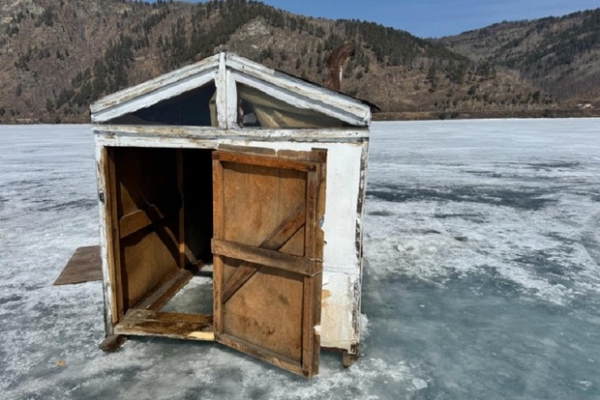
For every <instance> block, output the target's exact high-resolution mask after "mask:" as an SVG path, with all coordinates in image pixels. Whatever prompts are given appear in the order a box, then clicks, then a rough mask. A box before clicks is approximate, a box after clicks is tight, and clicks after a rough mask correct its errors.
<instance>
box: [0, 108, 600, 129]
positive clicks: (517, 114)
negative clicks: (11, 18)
mask: <svg viewBox="0 0 600 400" xmlns="http://www.w3.org/2000/svg"><path fill="white" fill-rule="evenodd" d="M538 118H600V109H592V110H572V109H571V110H553V109H547V110H529V111H508V110H505V111H400V112H378V113H374V114H373V121H439V120H455V119H538ZM80 124H91V121H90V120H80V119H71V120H65V121H62V120H61V121H60V122H50V121H44V120H42V119H40V118H14V119H6V118H5V119H3V120H2V121H0V126H2V125H80Z"/></svg>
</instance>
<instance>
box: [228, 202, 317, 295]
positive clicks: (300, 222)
mask: <svg viewBox="0 0 600 400" xmlns="http://www.w3.org/2000/svg"><path fill="white" fill-rule="evenodd" d="M292 215H293V217H292V218H290V219H288V220H287V221H284V222H283V223H282V224H281V225H279V226H278V227H277V229H275V231H273V233H272V234H271V235H269V238H268V239H267V240H265V241H264V242H263V243H262V244H261V245H260V246H259V247H261V248H263V249H268V250H279V249H281V247H283V246H284V245H285V244H286V243H287V242H288V240H290V239H291V238H292V237H293V236H294V235H295V234H296V232H298V230H299V229H300V228H302V227H303V226H304V221H305V210H304V204H303V203H302V204H299V205H298V206H297V207H296V209H295V210H294V212H293V213H292ZM259 268H260V266H257V265H255V264H251V263H249V262H243V263H242V264H241V265H240V266H239V267H237V269H236V271H235V272H234V273H233V275H232V276H231V277H230V278H229V279H228V280H227V282H225V284H224V285H223V303H226V302H227V301H228V300H229V299H230V298H231V296H233V295H234V294H235V293H236V292H237V291H238V289H239V288H241V287H242V286H243V285H244V283H246V282H247V281H248V279H250V278H252V276H253V275H254V274H255V273H256V272H257V271H258V269H259Z"/></svg>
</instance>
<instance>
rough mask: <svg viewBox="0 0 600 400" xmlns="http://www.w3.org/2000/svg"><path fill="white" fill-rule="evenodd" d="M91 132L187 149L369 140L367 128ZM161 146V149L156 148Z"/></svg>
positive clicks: (106, 128) (111, 128) (121, 128)
mask: <svg viewBox="0 0 600 400" xmlns="http://www.w3.org/2000/svg"><path fill="white" fill-rule="evenodd" d="M94 133H96V134H100V135H103V136H104V137H105V138H107V139H110V138H112V137H117V136H135V138H133V139H132V140H136V141H139V142H140V144H142V143H143V142H144V141H145V140H147V139H152V140H154V142H153V143H155V144H158V143H159V142H158V141H160V142H162V143H163V145H162V146H163V147H180V146H179V145H176V146H172V145H170V144H172V143H173V142H175V143H177V140H178V139H190V141H189V143H190V147H194V145H193V143H194V141H203V140H210V141H213V142H215V141H218V140H221V139H236V138H237V139H241V140H250V139H253V140H256V139H257V138H259V139H260V140H264V141H268V140H271V139H281V140H284V141H290V142H294V141H300V142H301V141H338V140H339V141H343V142H350V141H353V140H362V139H367V138H368V137H369V131H368V130H367V129H348V128H329V129H252V128H243V129H239V130H222V129H215V128H212V127H204V126H164V125H94ZM159 147H160V146H159Z"/></svg>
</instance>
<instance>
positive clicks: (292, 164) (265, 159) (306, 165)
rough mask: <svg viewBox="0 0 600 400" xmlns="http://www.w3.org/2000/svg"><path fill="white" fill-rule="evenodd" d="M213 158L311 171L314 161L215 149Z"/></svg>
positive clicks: (313, 167) (235, 162)
mask: <svg viewBox="0 0 600 400" xmlns="http://www.w3.org/2000/svg"><path fill="white" fill-rule="evenodd" d="M214 159H215V160H219V161H222V162H230V163H234V164H245V165H256V166H261V167H268V168H283V169H293V170H296V171H304V172H307V171H313V170H314V169H315V163H314V162H312V161H303V160H290V159H285V158H281V157H277V156H256V155H254V154H243V153H229V152H221V151H217V152H215V155H214Z"/></svg>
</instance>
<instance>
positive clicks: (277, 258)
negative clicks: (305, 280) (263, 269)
mask: <svg viewBox="0 0 600 400" xmlns="http://www.w3.org/2000/svg"><path fill="white" fill-rule="evenodd" d="M212 248H213V253H214V254H218V255H220V256H225V257H229V258H233V259H236V260H244V261H245V262H248V263H252V264H259V265H264V266H267V267H272V268H277V269H282V270H285V271H289V272H293V273H296V274H301V275H307V276H313V275H314V274H315V273H316V272H317V271H318V267H315V264H316V263H319V262H321V260H317V259H310V258H306V257H299V256H294V255H291V254H285V253H281V252H279V251H274V250H267V249H262V248H260V247H254V246H248V245H245V244H241V243H235V242H229V241H227V240H219V239H213V240H212Z"/></svg>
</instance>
